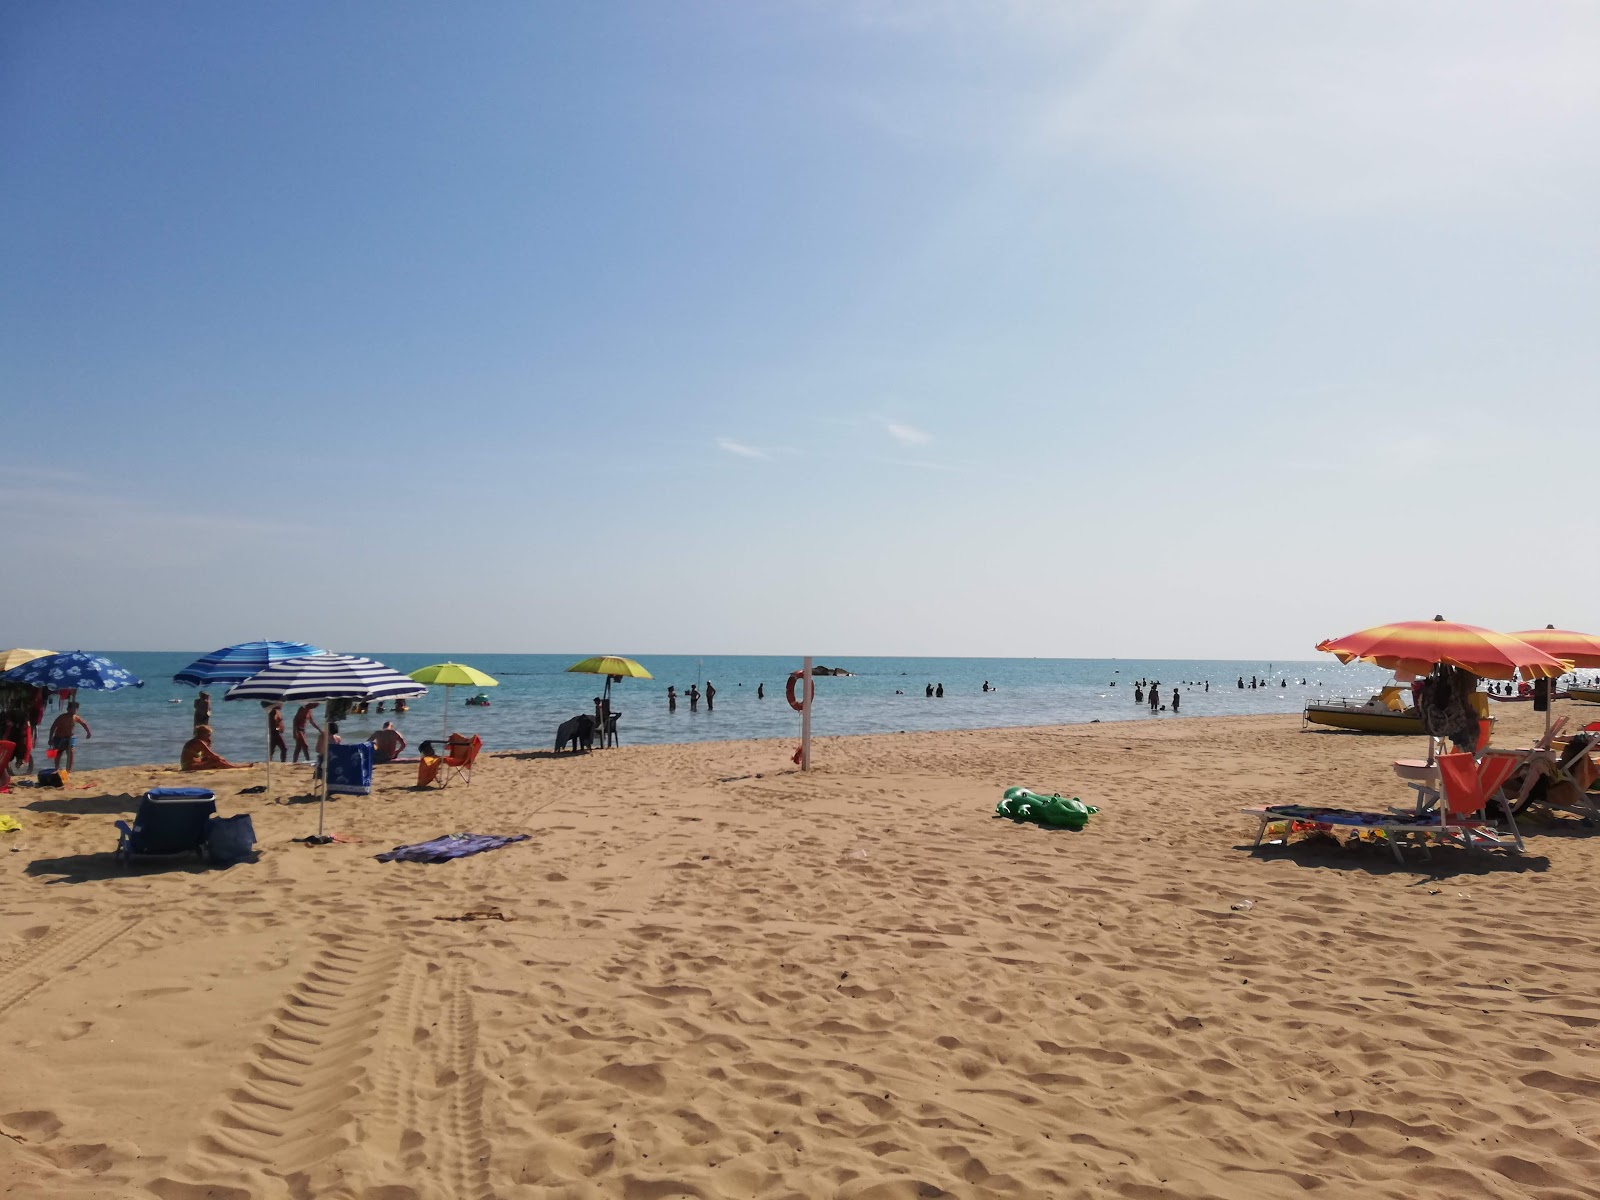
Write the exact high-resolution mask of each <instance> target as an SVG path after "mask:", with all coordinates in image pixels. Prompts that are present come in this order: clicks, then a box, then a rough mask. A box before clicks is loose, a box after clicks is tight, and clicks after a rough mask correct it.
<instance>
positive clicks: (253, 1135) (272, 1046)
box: [197, 933, 403, 1194]
mask: <svg viewBox="0 0 1600 1200" xmlns="http://www.w3.org/2000/svg"><path fill="white" fill-rule="evenodd" d="M402 953H403V951H402V950H401V949H400V948H399V947H395V946H384V945H377V944H375V943H374V942H373V940H372V939H371V937H370V935H367V934H365V933H352V934H349V935H345V936H341V937H338V938H336V939H335V940H333V941H332V944H330V945H328V946H327V947H326V948H324V949H323V950H322V951H320V952H319V953H318V954H317V956H316V957H315V958H314V959H313V960H312V962H311V965H310V966H309V967H308V968H307V969H306V971H305V973H304V974H303V975H302V976H301V977H300V979H299V980H297V981H296V982H295V984H294V985H293V986H291V987H290V989H289V990H288V992H287V993H286V994H285V996H284V998H283V1000H282V1002H281V1003H280V1004H279V1006H278V1007H277V1009H276V1010H274V1012H273V1014H272V1018H271V1021H270V1023H269V1024H268V1026H267V1029H266V1031H265V1033H264V1035H263V1036H262V1038H261V1040H260V1041H258V1042H257V1043H256V1044H255V1045H254V1047H253V1048H252V1053H251V1055H250V1057H249V1058H247V1059H246V1060H245V1063H244V1065H243V1067H242V1068H241V1069H240V1071H239V1074H238V1077H237V1083H236V1085H235V1087H234V1088H233V1090H232V1091H230V1092H229V1093H228V1094H227V1096H226V1097H225V1098H224V1100H223V1102H222V1104H221V1105H219V1107H218V1108H217V1109H216V1110H215V1111H214V1112H213V1114H212V1115H211V1117H210V1118H209V1119H208V1120H207V1121H206V1133H205V1135H204V1136H203V1137H202V1138H201V1140H200V1143H199V1145H198V1147H197V1149H198V1151H199V1153H200V1154H201V1155H204V1156H220V1157H222V1158H224V1159H226V1158H235V1159H245V1160H247V1161H250V1162H254V1163H259V1164H260V1165H261V1166H262V1167H263V1168H264V1169H265V1170H266V1171H267V1172H268V1173H269V1174H273V1175H279V1176H283V1177H285V1178H288V1179H289V1181H290V1184H291V1191H293V1192H295V1193H296V1194H302V1193H303V1194H313V1189H311V1188H309V1187H307V1186H306V1184H307V1181H306V1179H305V1178H304V1173H305V1172H307V1171H309V1170H310V1169H311V1168H312V1167H315V1166H317V1165H318V1164H320V1163H324V1162H326V1161H327V1160H328V1159H330V1158H331V1157H333V1156H334V1155H336V1154H338V1153H339V1152H340V1151H342V1150H344V1149H346V1148H347V1147H349V1146H351V1145H353V1144H355V1143H356V1142H357V1141H358V1140H359V1137H358V1135H357V1131H356V1130H355V1128H354V1126H355V1123H356V1121H357V1119H358V1116H359V1112H358V1108H359V1107H360V1105H359V1103H358V1102H359V1101H360V1099H361V1097H362V1095H363V1093H364V1092H365V1090H366V1084H367V1081H368V1077H369V1072H368V1068H367V1065H366V1061H365V1060H366V1059H367V1058H368V1057H369V1056H370V1055H371V1054H372V1051H373V1046H372V1042H373V1038H374V1036H375V1034H376V1033H377V1030H378V1026H379V1023H380V1020H381V1016H382V1008H383V1002H384V1000H385V998H386V997H387V995H388V993H389V991H390V989H391V988H392V987H393V985H394V982H395V972H396V969H397V967H398V965H399V962H400V958H401V955H402ZM297 1177H298V1178H297ZM297 1184H298V1185H299V1186H296V1185H297Z"/></svg>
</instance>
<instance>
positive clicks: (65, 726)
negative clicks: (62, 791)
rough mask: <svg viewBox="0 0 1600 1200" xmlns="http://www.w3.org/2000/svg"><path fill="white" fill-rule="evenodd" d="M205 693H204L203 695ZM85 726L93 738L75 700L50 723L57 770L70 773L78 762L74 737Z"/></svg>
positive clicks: (85, 732)
mask: <svg viewBox="0 0 1600 1200" xmlns="http://www.w3.org/2000/svg"><path fill="white" fill-rule="evenodd" d="M204 694H205V693H204V692H202V693H201V695H204ZM79 725H82V726H83V736H84V737H85V738H92V737H93V736H94V730H92V729H90V728H89V722H87V721H85V720H84V719H83V718H82V717H80V716H79V715H78V702H77V701H76V700H74V701H73V702H72V703H71V704H69V705H67V711H66V712H64V713H62V714H61V715H60V716H58V717H57V718H56V719H55V720H54V721H51V722H50V749H52V750H54V751H55V752H56V770H58V771H70V770H72V764H73V763H74V762H76V761H77V756H76V754H75V753H74V751H73V747H74V746H76V745H77V744H78V739H77V737H76V736H74V730H75V729H76V727H77V726H79Z"/></svg>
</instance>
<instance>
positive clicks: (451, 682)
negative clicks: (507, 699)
mask: <svg viewBox="0 0 1600 1200" xmlns="http://www.w3.org/2000/svg"><path fill="white" fill-rule="evenodd" d="M407 678H410V679H415V680H416V681H417V682H418V683H426V684H429V685H442V686H443V687H444V736H445V737H447V738H448V737H449V736H450V689H451V688H453V687H499V686H500V681H499V680H498V679H495V678H493V677H492V676H489V675H485V674H484V673H483V672H482V671H479V670H477V669H476V668H474V667H468V666H463V665H462V664H461V663H454V662H442V663H434V664H433V665H432V666H431V667H418V668H417V669H416V670H415V671H413V672H411V674H410V675H409V676H407Z"/></svg>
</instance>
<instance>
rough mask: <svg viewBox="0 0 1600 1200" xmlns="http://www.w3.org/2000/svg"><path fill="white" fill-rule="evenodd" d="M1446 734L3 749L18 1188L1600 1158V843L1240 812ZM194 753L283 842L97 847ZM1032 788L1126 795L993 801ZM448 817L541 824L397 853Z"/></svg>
mask: <svg viewBox="0 0 1600 1200" xmlns="http://www.w3.org/2000/svg"><path fill="white" fill-rule="evenodd" d="M1529 707H1530V706H1525V705H1503V706H1499V707H1498V708H1497V710H1496V715H1497V716H1498V717H1499V718H1500V728H1499V731H1498V735H1497V737H1496V742H1497V744H1526V739H1527V738H1528V737H1530V736H1531V734H1532V732H1533V731H1534V729H1535V727H1536V723H1537V722H1538V721H1539V720H1540V718H1539V717H1538V715H1537V714H1534V713H1532V712H1531V711H1528V709H1529ZM1558 708H1559V709H1561V711H1566V709H1565V706H1558ZM1571 711H1572V713H1573V715H1574V716H1576V717H1577V718H1578V720H1579V723H1581V722H1582V721H1586V720H1589V719H1591V718H1592V716H1593V715H1600V714H1597V712H1596V710H1594V709H1592V708H1585V707H1584V706H1574V707H1573V709H1572V710H1571ZM1419 749H1420V740H1412V739H1404V738H1401V739H1393V738H1379V737H1364V736H1359V735H1351V734H1343V733H1337V732H1302V731H1301V730H1300V722H1299V720H1298V719H1297V718H1290V717H1283V716H1268V717H1250V718H1237V719H1234V718H1227V719H1222V718H1218V719H1185V720H1171V721H1162V722H1142V723H1140V724H1138V725H1137V726H1135V725H1116V724H1105V725H1081V726H1069V727H1061V728H1048V729H1014V730H986V731H982V732H971V733H928V734H907V735H900V736H896V735H883V736H874V737H863V738H843V739H827V740H824V741H823V742H821V743H820V744H819V746H818V748H817V751H816V762H817V769H816V770H815V771H813V772H812V773H810V774H809V775H802V774H800V773H799V772H797V771H796V770H795V769H794V768H793V767H792V766H791V764H790V763H789V761H788V760H789V754H790V753H791V752H792V750H793V743H792V742H790V741H782V742H779V741H764V742H743V743H716V744H701V745H694V746H652V747H631V748H630V747H624V748H622V749H618V750H613V751H606V752H596V753H592V754H589V755H587V756H579V757H564V758H560V759H551V758H550V757H549V756H548V755H539V754H528V755H503V756H502V755H485V757H484V758H483V759H482V760H481V761H480V764H479V768H478V771H477V773H476V775H475V777H474V779H473V781H472V784H471V786H470V787H460V786H456V787H451V788H450V789H449V790H447V791H430V792H418V791H415V790H413V788H412V787H411V784H412V783H413V782H414V777H415V768H414V767H405V766H396V767H387V768H380V769H379V773H378V787H377V789H376V790H375V792H374V794H373V795H372V796H370V797H366V798H359V799H344V800H340V801H338V802H336V803H335V804H333V805H331V806H330V809H329V828H330V829H331V830H337V831H338V832H339V833H341V834H343V835H347V836H348V837H349V838H351V839H354V840H352V841H348V842H340V843H336V844H333V845H327V846H319V847H312V846H305V845H300V844H296V843H294V842H293V841H291V839H292V838H294V837H296V836H302V835H304V834H307V833H311V832H314V831H315V828H316V810H315V808H314V807H313V806H307V805H300V804H288V805H272V804H266V803H263V801H262V798H261V797H252V796H239V795H236V793H237V792H238V790H239V789H240V788H241V787H244V786H247V785H249V784H252V783H255V782H257V781H258V779H259V776H258V774H255V773H250V772H243V771H241V772H233V773H219V774H216V775H212V776H206V777H200V778H196V777H187V778H185V777H179V776H178V775H176V774H175V773H172V772H168V771H161V770H156V769H151V768H126V769H118V770H109V771H103V772H85V773H83V774H81V775H79V776H77V777H75V778H74V780H73V782H74V784H87V785H88V786H87V787H86V788H81V789H74V790H69V791H65V792H42V791H29V790H20V791H17V792H14V793H13V794H11V795H9V796H5V797H0V811H4V812H10V813H12V814H13V815H15V816H17V817H18V818H19V819H20V820H21V821H22V823H23V826H24V828H23V830H22V831H21V832H20V833H12V834H6V835H0V1029H3V1030H4V1036H5V1049H4V1063H5V1069H4V1070H3V1071H0V1133H3V1134H4V1137H0V1181H3V1182H0V1195H3V1196H5V1197H7V1198H8V1200H10V1198H15V1200H46V1198H48V1200H70V1198H77V1197H123V1196H128V1197H133V1196H138V1197H149V1196H151V1195H154V1196H156V1197H159V1198H161V1200H202V1198H212V1200H247V1198H255V1197H263V1198H274V1200H278V1198H286V1197H293V1198H302V1197H317V1198H323V1197H353V1198H361V1200H411V1198H413V1197H415V1198H419V1200H455V1198H471V1200H487V1198H490V1197H504V1198H506V1200H513V1198H515V1200H579V1198H588V1197H596V1198H598V1197H621V1198H625V1200H670V1198H673V1197H700V1198H703V1200H711V1198H719V1200H720V1198H724V1197H726V1198H733V1197H801V1196H804V1197H813V1196H814V1197H834V1196H837V1197H848V1198H859V1200H901V1198H905V1200H913V1198H925V1197H938V1196H957V1197H983V1196H1049V1197H1078V1196H1082V1197H1091V1196H1093V1197H1098V1196H1123V1197H1130V1198H1134V1200H1154V1198H1156V1197H1174V1198H1176V1197H1229V1198H1236V1197H1257V1196H1259V1197H1278V1196H1297V1195H1300V1194H1302V1193H1315V1194H1316V1195H1318V1196H1322V1197H1345V1196H1349V1197H1357V1196H1359V1197H1394V1198H1396V1200H1399V1198H1402V1197H1404V1198H1407V1200H1412V1198H1417V1197H1441V1198H1442V1197H1452V1198H1454V1197H1460V1196H1489V1197H1505V1198H1510V1197H1528V1196H1533V1197H1541V1198H1544V1200H1555V1198H1557V1197H1578V1196H1600V1182H1597V1180H1600V1065H1597V1064H1600V1055H1597V1053H1596V1042H1597V1038H1600V1033H1597V1027H1600V997H1597V996H1596V981H1597V979H1600V940H1597V937H1596V935H1595V933H1594V931H1593V929H1592V927H1591V924H1590V922H1591V920H1592V917H1593V914H1594V913H1595V912H1596V911H1597V910H1600V882H1597V879H1600V873H1597V870H1596V867H1597V860H1600V839H1596V838H1591V837H1588V836H1584V835H1585V834H1586V833H1587V832H1588V831H1586V830H1581V829H1579V828H1578V827H1576V825H1574V824H1563V825H1559V826H1556V825H1552V824H1550V823H1548V822H1546V823H1537V822H1536V823H1533V824H1532V825H1530V826H1529V827H1528V828H1527V829H1526V830H1525V832H1526V833H1527V834H1528V854H1527V855H1526V856H1525V857H1523V858H1521V859H1514V858H1505V857H1502V856H1498V855H1476V856H1468V855H1465V854H1463V853H1460V852H1456V851H1436V852H1435V853H1434V854H1433V857H1432V860H1431V861H1430V862H1423V861H1421V860H1420V859H1415V860H1412V861H1410V862H1408V864H1407V865H1406V866H1404V867H1397V866H1396V865H1395V864H1394V863H1393V862H1392V860H1391V859H1390V858H1389V857H1388V855H1387V853H1386V852H1384V851H1382V850H1381V849H1370V848H1369V849H1362V850H1354V851H1341V850H1337V849H1331V848H1328V849H1324V848H1317V847H1314V846H1307V847H1305V848H1302V849H1297V850H1295V851H1292V852H1290V853H1287V854H1285V853H1283V852H1281V851H1275V852H1270V853H1267V854H1265V855H1262V856H1253V855H1252V854H1251V853H1250V852H1249V843H1250V840H1251V838H1252V837H1253V834H1254V822H1252V821H1250V820H1249V819H1247V818H1245V817H1242V816H1240V815H1239V814H1238V811H1237V810H1238V809H1239V808H1240V806H1241V805H1245V804H1251V803H1262V802H1290V801H1311V802H1323V803H1337V804H1345V805H1357V806H1383V805H1387V804H1391V803H1402V802H1404V801H1405V800H1406V799H1407V797H1408V796H1409V793H1407V792H1406V791H1405V790H1404V789H1403V788H1402V787H1401V786H1400V785H1399V784H1398V783H1397V782H1396V781H1395V780H1394V778H1393V776H1392V774H1391V772H1390V770H1389V763H1390V761H1391V760H1392V759H1394V758H1395V757H1397V756H1407V755H1413V754H1415V753H1417V752H1418V751H1419ZM296 778H298V779H300V780H302V781H303V780H304V779H305V778H306V775H305V772H303V771H302V772H301V773H300V775H298V776H296ZM180 782H182V783H188V782H202V783H205V784H207V785H210V786H214V787H215V788H216V789H217V792H218V806H219V811H220V812H222V813H224V814H229V813H235V812H250V813H251V814H252V815H253V818H254V822H255V828H256V831H257V834H258V838H259V841H260V854H259V860H258V861H257V862H254V863H246V864H242V865H238V866H235V867H233V868H231V869H227V870H220V869H209V868H205V867H201V866H192V867H191V866H189V865H177V866H174V865H170V864H160V863H155V864H150V865H140V866H137V867H136V868H135V869H133V870H123V869H120V868H117V867H116V866H114V865H113V863H112V861H111V855H110V851H111V849H112V848H113V846H114V845H115V840H116V839H115V833H114V831H113V829H112V825H111V822H112V820H113V819H114V818H115V817H118V816H124V815H126V814H130V813H131V812H132V811H133V810H134V808H135V807H136V804H137V797H138V796H139V795H140V794H141V793H142V792H143V791H144V790H145V789H146V788H148V787H151V786H161V785H173V784H177V783H180ZM1016 783H1023V784H1028V785H1031V786H1035V787H1038V788H1041V789H1046V790H1056V789H1060V790H1062V791H1064V792H1068V793H1070V794H1076V795H1078V796H1081V797H1082V798H1083V799H1084V800H1086V801H1088V802H1089V803H1092V804H1097V805H1099V806H1101V808H1102V811H1101V813H1100V814H1099V815H1098V816H1096V817H1095V818H1093V819H1092V820H1091V821H1090V823H1089V826H1088V828H1087V829H1086V830H1085V831H1083V832H1082V833H1076V834H1075V833H1070V832H1062V831H1045V830H1040V829H1037V828H1032V827H1019V826H1016V825H1013V824H1011V823H1010V822H1006V821H1000V820H994V819H992V812H993V806H994V803H995V801H996V800H997V799H998V798H999V795H1000V792H1001V789H1002V788H1004V787H1006V786H1008V785H1010V784H1016ZM463 829H469V830H472V831H475V832H481V833H502V834H512V833H524V832H525V833H528V834H531V835H532V836H531V837H530V839H529V840H528V841H526V842H522V843H520V844H517V845H513V846H511V847H508V848H506V849H503V850H499V851H495V852H491V853H487V854H483V855H479V856H477V857H474V858H469V859H465V860H462V861H458V862H452V863H445V864H438V865H420V864H412V863H380V862H377V861H375V860H374V857H373V856H374V855H375V854H376V853H378V852H379V851H382V850H386V849H389V848H390V847H392V846H395V845H397V844H400V843H406V842H415V841H421V840H425V839H428V838H432V837H436V836H438V835H440V834H444V833H448V832H452V831H456V830H463ZM1241 901H1251V902H1252V905H1251V906H1250V907H1248V909H1245V910H1239V909H1235V908H1234V907H1233V906H1234V905H1235V904H1238V903H1239V902H1241ZM481 910H494V911H495V912H498V913H499V914H501V915H503V916H504V918H505V919H504V920H499V919H485V920H471V921H468V920H459V919H454V918H461V917H463V916H464V915H466V914H468V913H471V912H474V911H481Z"/></svg>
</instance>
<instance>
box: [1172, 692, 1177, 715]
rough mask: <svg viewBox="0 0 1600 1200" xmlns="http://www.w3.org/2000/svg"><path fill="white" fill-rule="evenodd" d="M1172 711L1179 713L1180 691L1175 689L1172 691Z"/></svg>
mask: <svg viewBox="0 0 1600 1200" xmlns="http://www.w3.org/2000/svg"><path fill="white" fill-rule="evenodd" d="M1172 711H1173V712H1177V711H1178V689H1177V688H1173V689H1172Z"/></svg>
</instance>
